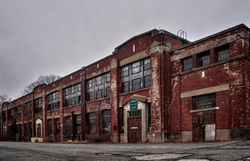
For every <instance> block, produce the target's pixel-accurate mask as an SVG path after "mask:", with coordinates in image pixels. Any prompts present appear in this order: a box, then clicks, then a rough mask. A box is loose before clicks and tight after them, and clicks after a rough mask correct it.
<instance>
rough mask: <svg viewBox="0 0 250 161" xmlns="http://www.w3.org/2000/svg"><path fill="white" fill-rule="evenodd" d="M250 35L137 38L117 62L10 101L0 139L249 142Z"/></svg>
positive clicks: (241, 31)
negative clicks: (7, 135) (3, 137)
mask: <svg viewBox="0 0 250 161" xmlns="http://www.w3.org/2000/svg"><path fill="white" fill-rule="evenodd" d="M249 35H250V30H249V28H248V27H247V26H245V25H244V24H240V25H238V26H235V27H232V28H229V29H227V30H224V31H221V32H219V33H216V34H214V35H211V36H208V37H206V38H203V39H200V40H198V41H195V42H190V41H187V40H185V39H183V38H181V37H178V36H176V35H174V34H172V33H169V32H167V31H164V30H151V31H148V32H146V33H143V34H140V35H137V36H134V37H132V38H131V39H129V40H128V41H126V42H124V43H123V44H121V45H120V46H118V47H116V48H115V51H114V52H113V53H112V54H111V55H109V56H107V57H105V58H103V59H101V60H98V61H96V62H95V63H93V64H90V65H88V66H86V67H83V68H81V69H79V70H77V71H75V72H73V73H71V74H69V75H67V76H65V77H62V78H61V79H59V80H57V81H56V82H53V83H51V84H47V85H46V84H43V85H39V86H37V87H36V88H34V90H33V91H32V92H31V93H29V94H27V95H25V96H22V97H20V98H18V99H16V100H13V101H11V102H5V103H4V104H3V105H2V112H1V115H0V117H1V119H0V124H1V128H0V130H1V131H0V135H2V136H3V135H6V134H11V133H13V134H15V133H19V134H20V140H30V139H33V140H34V139H37V140H39V141H40V140H43V141H65V140H84V139H86V137H90V136H91V135H94V136H97V137H100V138H106V139H107V138H108V140H110V141H112V142H152V143H161V142H165V141H184V142H190V141H198V140H199V141H205V140H207V141H216V140H233V139H245V138H249V137H250V109H249V108H250V107H249V101H250V99H249V94H250V89H249V76H250V68H249V66H250V53H249ZM39 99H41V100H42V102H41V106H42V110H41V111H39V109H37V108H39V107H40V106H39V105H38V101H37V100H39ZM132 104H134V105H135V106H133V107H132ZM19 108H20V109H21V117H20V115H18V111H19V113H20V110H19ZM29 108H30V109H29ZM133 120H136V122H139V124H140V125H136V124H133V125H132V124H131V122H132V123H133Z"/></svg>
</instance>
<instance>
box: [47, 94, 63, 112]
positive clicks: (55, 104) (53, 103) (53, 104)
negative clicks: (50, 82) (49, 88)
mask: <svg viewBox="0 0 250 161" xmlns="http://www.w3.org/2000/svg"><path fill="white" fill-rule="evenodd" d="M47 98H48V111H51V110H56V109H59V108H60V92H59V91H55V92H53V93H50V94H48V95H47Z"/></svg>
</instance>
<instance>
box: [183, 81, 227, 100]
mask: <svg viewBox="0 0 250 161" xmlns="http://www.w3.org/2000/svg"><path fill="white" fill-rule="evenodd" d="M227 90H229V84H222V85H218V86H213V87H208V88H202V89H198V90H193V91H188V92H183V93H181V98H186V97H193V96H199V95H204V94H210V93H216V92H221V91H227Z"/></svg>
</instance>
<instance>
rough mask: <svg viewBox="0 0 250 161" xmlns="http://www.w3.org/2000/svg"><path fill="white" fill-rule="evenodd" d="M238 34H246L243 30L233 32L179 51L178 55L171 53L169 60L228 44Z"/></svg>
mask: <svg viewBox="0 0 250 161" xmlns="http://www.w3.org/2000/svg"><path fill="white" fill-rule="evenodd" d="M238 35H240V36H241V37H246V34H245V33H244V32H241V33H237V34H234V35H230V36H228V37H225V38H222V39H220V40H216V41H213V42H211V43H208V44H205V45H201V46H199V47H194V48H193V49H191V50H188V51H184V52H181V53H180V54H178V55H173V56H171V58H170V59H171V62H173V61H176V60H179V59H182V58H185V57H189V56H192V55H195V54H197V53H201V52H203V51H207V50H210V49H213V48H216V47H219V46H222V45H225V44H228V43H231V42H233V41H236V40H238Z"/></svg>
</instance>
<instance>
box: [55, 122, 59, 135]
mask: <svg viewBox="0 0 250 161" xmlns="http://www.w3.org/2000/svg"><path fill="white" fill-rule="evenodd" d="M55 121H56V134H57V135H60V118H57V119H56V120H55Z"/></svg>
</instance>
